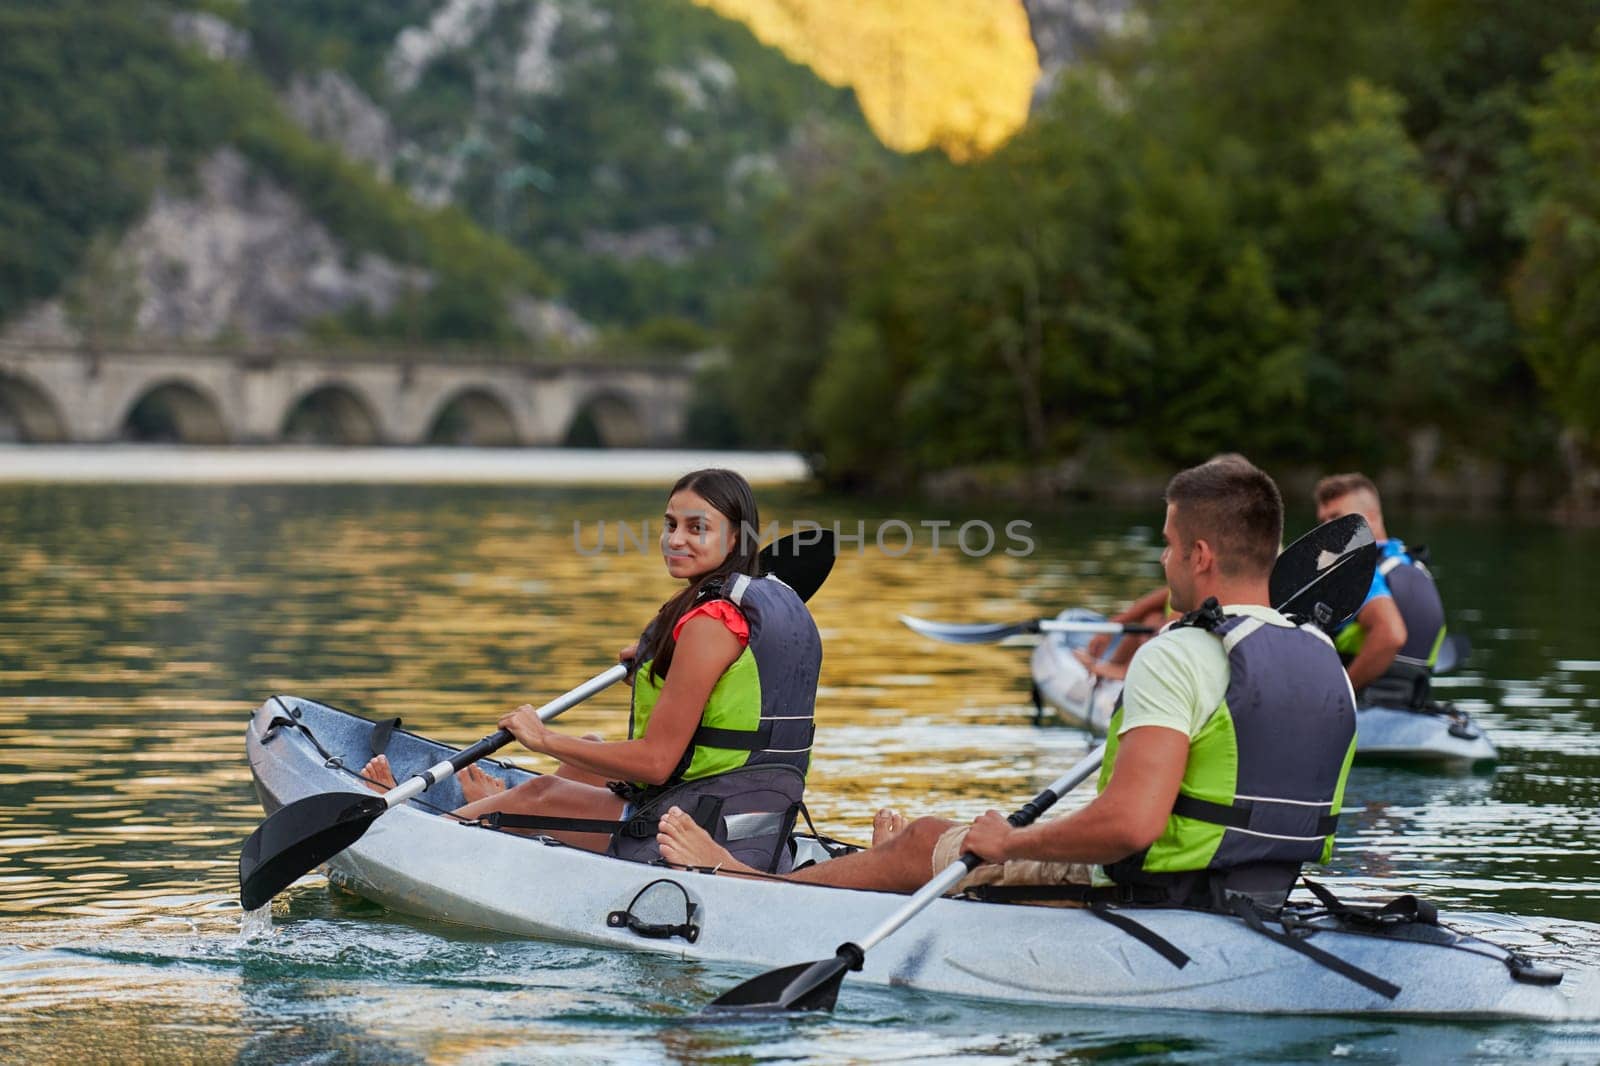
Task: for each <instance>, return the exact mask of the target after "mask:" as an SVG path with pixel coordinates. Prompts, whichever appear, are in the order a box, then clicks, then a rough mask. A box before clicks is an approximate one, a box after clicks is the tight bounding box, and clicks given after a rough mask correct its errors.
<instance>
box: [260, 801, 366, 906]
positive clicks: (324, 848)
mask: <svg viewBox="0 0 1600 1066" xmlns="http://www.w3.org/2000/svg"><path fill="white" fill-rule="evenodd" d="M386 810H388V807H386V806H385V805H384V802H383V799H382V798H381V797H379V796H357V795H355V794H354V793H351V792H323V793H320V794H318V795H315V796H307V797H306V798H304V799H298V800H295V801H294V802H293V803H291V804H289V805H288V806H287V807H284V808H281V809H280V810H278V811H276V812H275V813H274V814H273V815H272V817H270V818H268V819H267V820H266V821H264V822H262V823H261V824H260V825H259V826H257V827H256V831H255V832H254V833H251V834H250V839H248V840H246V841H245V842H244V847H243V849H241V850H240V852H239V903H240V905H241V906H243V907H244V909H245V910H247V911H253V910H255V909H256V908H257V907H259V906H261V905H262V904H263V903H266V902H267V901H268V900H270V899H271V898H272V897H273V896H276V895H277V894H278V893H279V892H282V891H283V890H284V889H286V888H288V887H289V886H290V885H292V884H294V882H296V881H298V880H299V879H300V877H301V876H302V875H304V874H308V873H310V872H311V871H312V870H315V869H316V868H317V867H318V866H321V865H322V864H323V863H324V862H327V861H328V860H329V859H331V858H332V857H333V856H335V855H337V854H339V852H341V851H343V850H344V849H345V848H348V847H349V846H350V845H351V844H354V843H355V842H356V841H357V840H358V839H360V837H361V834H362V833H365V832H366V831H367V827H368V826H370V825H371V824H372V823H373V821H374V820H375V819H376V818H377V817H378V815H380V814H382V813H383V812H384V811H386Z"/></svg>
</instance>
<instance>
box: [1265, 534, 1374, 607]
mask: <svg viewBox="0 0 1600 1066" xmlns="http://www.w3.org/2000/svg"><path fill="white" fill-rule="evenodd" d="M1377 565H1378V545H1377V542H1376V541H1375V540H1374V539H1373V537H1372V529H1371V528H1370V527H1369V526H1368V525H1367V520H1366V519H1365V518H1362V517H1361V516H1360V515H1358V514H1351V515H1345V516H1344V517H1342V518H1335V519H1334V520H1333V521H1331V522H1324V523H1323V524H1322V525H1320V526H1318V527H1317V528H1315V529H1313V530H1312V531H1311V532H1309V533H1307V534H1306V535H1305V536H1303V537H1301V538H1300V539H1299V540H1297V541H1295V542H1294V543H1293V544H1291V545H1289V546H1288V547H1287V548H1285V549H1283V552H1282V553H1281V554H1280V555H1279V556H1278V561H1277V562H1276V563H1275V564H1274V565H1273V567H1272V577H1271V579H1270V581H1269V586H1268V587H1269V593H1270V595H1271V599H1272V605H1273V606H1274V607H1276V608H1277V609H1278V610H1279V611H1281V612H1283V613H1284V614H1297V615H1302V616H1304V617H1308V618H1311V619H1312V620H1314V621H1315V622H1317V623H1318V624H1319V625H1321V626H1323V627H1324V628H1330V627H1332V626H1336V625H1338V624H1339V623H1340V622H1343V621H1344V620H1345V619H1346V618H1349V617H1350V616H1351V615H1353V614H1355V613H1356V611H1358V610H1360V609H1361V604H1362V602H1363V601H1364V600H1365V599H1366V597H1367V590H1368V589H1369V588H1370V587H1371V585H1372V571H1373V569H1374V568H1375V567H1376V566H1377ZM1363 575H1364V576H1363Z"/></svg>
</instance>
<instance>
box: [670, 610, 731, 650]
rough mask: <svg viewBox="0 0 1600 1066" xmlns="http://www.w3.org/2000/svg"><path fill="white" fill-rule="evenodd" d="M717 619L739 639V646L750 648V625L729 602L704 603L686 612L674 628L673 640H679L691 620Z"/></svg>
mask: <svg viewBox="0 0 1600 1066" xmlns="http://www.w3.org/2000/svg"><path fill="white" fill-rule="evenodd" d="M701 617H705V618H715V619H716V620H717V621H719V622H721V623H722V624H723V625H725V626H727V627H728V632H730V633H732V634H733V635H734V636H736V637H738V638H739V646H740V647H741V648H748V647H749V646H750V623H748V622H746V621H745V620H744V614H743V613H742V612H741V611H740V610H739V608H737V607H735V606H734V605H733V604H731V603H729V602H728V601H727V600H711V601H710V602H708V603H702V604H701V605H700V606H698V607H696V608H694V609H693V610H690V611H686V612H684V615H683V617H682V618H680V619H678V624H677V625H675V626H673V627H672V639H673V640H677V639H678V634H679V633H681V632H683V627H684V624H685V623H686V622H688V621H689V619H691V618H701Z"/></svg>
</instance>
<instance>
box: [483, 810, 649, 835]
mask: <svg viewBox="0 0 1600 1066" xmlns="http://www.w3.org/2000/svg"><path fill="white" fill-rule="evenodd" d="M632 821H634V819H632V818H630V819H628V821H627V822H621V821H617V820H615V819H611V818H556V817H554V816H551V815H543V814H511V813H509V812H507V811H490V812H489V813H488V814H485V815H484V816H482V817H481V818H479V819H478V820H477V821H476V822H474V823H471V824H474V825H480V826H482V827H483V828H485V829H554V830H556V831H558V832H563V833H605V834H607V835H610V834H612V833H616V832H619V831H620V830H622V829H623V828H624V827H625V826H627V825H628V824H629V822H632Z"/></svg>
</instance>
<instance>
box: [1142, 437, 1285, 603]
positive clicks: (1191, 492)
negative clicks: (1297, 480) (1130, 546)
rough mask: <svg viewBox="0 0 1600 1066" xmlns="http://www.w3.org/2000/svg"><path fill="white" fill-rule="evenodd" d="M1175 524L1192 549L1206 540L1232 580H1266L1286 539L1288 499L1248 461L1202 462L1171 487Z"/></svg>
mask: <svg viewBox="0 0 1600 1066" xmlns="http://www.w3.org/2000/svg"><path fill="white" fill-rule="evenodd" d="M1167 502H1168V503H1170V504H1172V505H1173V506H1174V508H1175V511H1174V515H1173V522H1174V525H1175V526H1176V527H1177V531H1178V535H1179V536H1180V537H1181V538H1182V539H1183V541H1184V542H1185V543H1186V544H1192V543H1194V542H1195V541H1197V540H1204V541H1207V542H1209V543H1210V544H1211V547H1212V549H1213V550H1214V551H1215V552H1216V553H1217V568H1218V569H1219V570H1221V571H1222V573H1223V574H1225V575H1227V576H1229V577H1239V576H1252V577H1253V576H1256V575H1265V574H1267V573H1269V572H1271V570H1272V564H1273V562H1274V561H1275V560H1276V559H1277V557H1278V545H1279V543H1281V541H1282V540H1283V496H1282V495H1281V494H1279V492H1278V486H1277V484H1276V483H1274V482H1273V480H1272V479H1271V478H1270V477H1268V476H1267V475H1266V474H1265V473H1264V472H1263V471H1261V470H1260V469H1258V468H1256V467H1255V466H1253V465H1251V463H1250V462H1249V461H1248V460H1246V459H1244V458H1243V457H1242V456H1241V457H1239V458H1237V459H1234V458H1230V459H1228V460H1227V461H1226V462H1210V463H1202V464H1200V465H1199V466H1194V467H1190V468H1189V469H1188V470H1183V471H1180V472H1179V473H1178V474H1176V475H1175V476H1174V477H1173V479H1172V480H1171V481H1169V482H1167Z"/></svg>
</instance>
